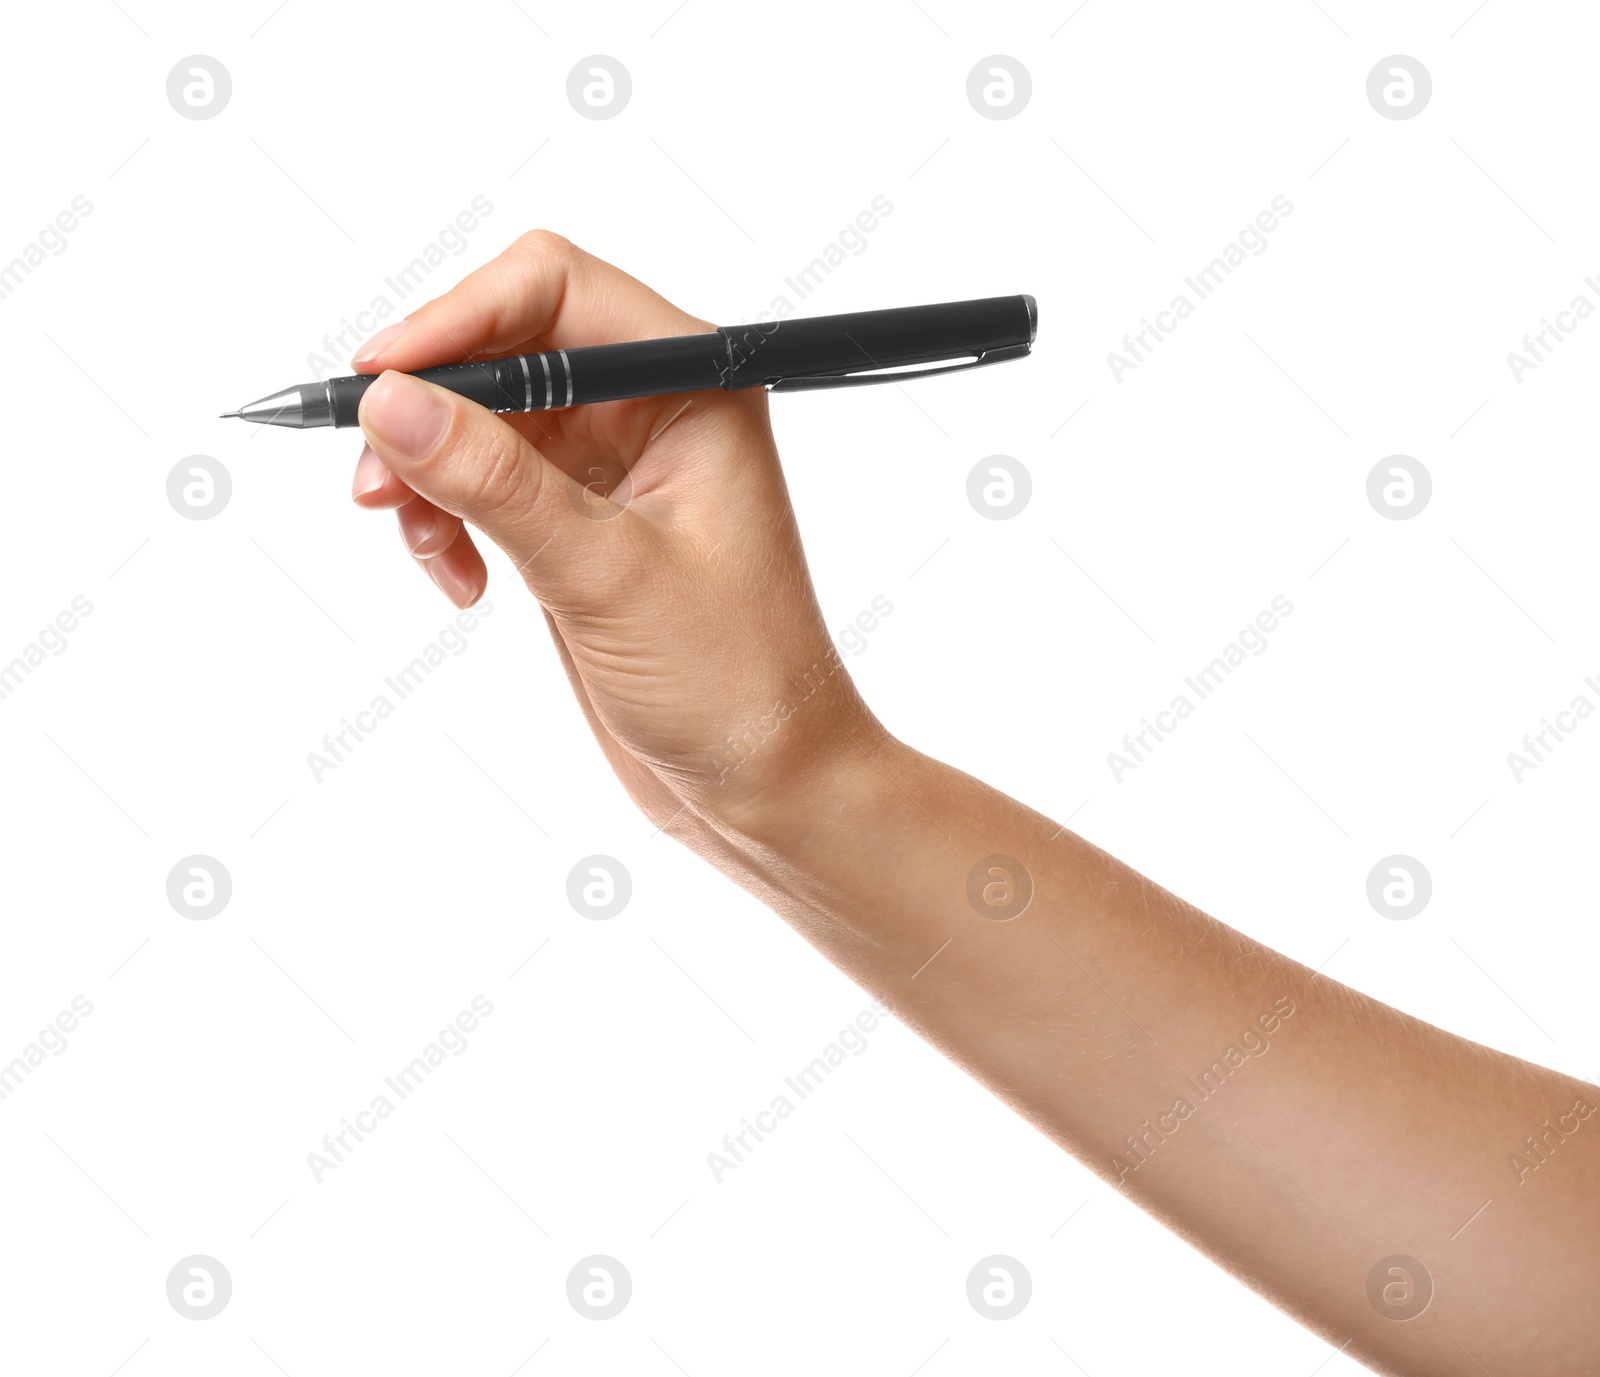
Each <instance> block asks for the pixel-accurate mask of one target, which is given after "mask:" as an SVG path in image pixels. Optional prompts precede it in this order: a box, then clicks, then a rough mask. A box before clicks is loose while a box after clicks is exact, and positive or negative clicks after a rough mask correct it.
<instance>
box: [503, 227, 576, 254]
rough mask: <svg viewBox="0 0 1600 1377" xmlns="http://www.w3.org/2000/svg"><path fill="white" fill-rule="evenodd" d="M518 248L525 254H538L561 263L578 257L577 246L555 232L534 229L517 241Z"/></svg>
mask: <svg viewBox="0 0 1600 1377" xmlns="http://www.w3.org/2000/svg"><path fill="white" fill-rule="evenodd" d="M517 247H518V248H520V249H521V250H522V251H523V252H525V253H530V254H537V255H538V256H540V257H543V258H552V259H555V260H557V261H559V262H570V261H571V260H572V259H573V258H574V257H576V256H577V252H578V249H577V246H576V245H575V244H574V243H573V242H572V241H571V240H570V239H568V238H566V237H565V236H563V235H560V234H557V233H556V232H555V231H554V230H547V229H532V230H529V231H528V232H527V233H526V234H524V235H523V236H522V237H521V238H520V239H518V240H517Z"/></svg>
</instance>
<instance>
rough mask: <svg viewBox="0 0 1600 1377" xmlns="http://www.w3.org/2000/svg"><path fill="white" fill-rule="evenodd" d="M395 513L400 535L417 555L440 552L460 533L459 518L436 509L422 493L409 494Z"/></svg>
mask: <svg viewBox="0 0 1600 1377" xmlns="http://www.w3.org/2000/svg"><path fill="white" fill-rule="evenodd" d="M399 516H400V538H401V539H402V540H404V541H405V543H406V549H408V550H410V551H411V553H412V555H414V556H415V557H416V558H417V559H432V558H434V556H436V555H442V554H443V553H444V552H445V551H446V550H448V549H449V548H450V545H451V544H452V542H454V540H455V538H456V537H457V536H458V535H460V534H461V518H460V517H459V516H455V515H453V514H452V513H450V512H445V511H440V510H439V508H437V507H435V506H434V505H433V503H431V502H430V501H428V499H427V498H425V497H413V498H412V499H411V501H409V502H407V503H406V504H405V506H403V507H402V508H400V512H399Z"/></svg>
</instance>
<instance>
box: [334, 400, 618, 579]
mask: <svg viewBox="0 0 1600 1377" xmlns="http://www.w3.org/2000/svg"><path fill="white" fill-rule="evenodd" d="M359 418H360V423H361V429H362V431H363V433H364V434H365V435H366V437H367V443H368V444H370V445H371V446H372V448H373V449H374V450H375V451H377V454H378V457H379V458H380V459H382V460H383V462H384V464H385V465H387V467H388V468H389V470H390V471H391V472H392V473H393V474H394V475H395V477H397V478H399V479H400V480H401V481H402V482H404V483H406V484H407V485H408V486H409V487H410V488H411V489H412V490H413V491H414V492H416V493H417V494H419V495H420V496H422V497H425V498H427V499H428V501H430V502H432V503H433V504H434V505H435V506H436V507H440V508H442V509H443V510H445V511H447V512H452V513H454V514H455V515H456V516H459V517H462V518H463V519H465V520H467V521H470V522H471V523H472V524H473V525H474V526H476V527H478V528H479V529H480V530H481V531H483V532H484V533H485V534H486V535H487V536H488V537H489V538H490V539H491V540H493V541H494V542H495V544H497V545H499V546H500V548H501V549H503V550H504V551H505V552H506V553H507V554H508V555H510V556H511V559H512V561H513V562H514V563H515V564H516V565H517V569H518V572H519V573H520V574H521V575H522V576H523V578H524V579H525V580H526V581H527V583H528V585H529V587H530V588H532V589H533V592H534V594H535V596H536V597H538V598H539V599H540V600H541V601H553V602H555V603H557V604H560V603H564V602H567V601H568V599H567V596H566V595H567V594H568V593H569V592H574V593H577V594H578V595H579V596H580V597H582V598H583V600H584V601H588V600H589V598H591V597H592V596H593V594H594V593H595V592H596V591H597V590H596V587H595V583H596V580H595V578H594V577H593V575H594V574H596V573H598V572H600V571H601V569H603V568H604V566H605V565H607V564H610V563H613V562H612V561H609V560H607V559H606V558H605V553H606V551H605V550H604V549H597V548H596V547H597V546H599V547H608V546H611V545H613V544H614V542H615V541H616V539H617V538H618V537H619V536H620V535H621V532H618V531H613V530H611V529H610V528H611V527H613V526H621V525H622V524H623V523H622V522H620V521H608V522H594V521H585V520H583V518H582V516H581V515H580V512H579V507H578V504H577V503H575V502H574V501H573V500H571V498H572V494H571V493H569V492H568V489H569V488H571V487H573V486H574V485H573V484H572V483H571V480H570V479H568V478H567V476H566V474H564V473H562V472H561V470H560V469H558V468H557V467H556V466H555V465H554V464H552V463H550V461H549V460H547V459H546V458H545V457H544V456H543V455H542V454H540V453H539V451H538V450H537V449H536V448H534V446H533V445H531V444H530V443H529V442H528V441H527V440H525V439H524V438H523V437H522V435H521V434H519V433H518V432H517V431H515V430H513V429H512V428H511V427H510V426H509V425H507V424H506V423H505V422H504V421H503V420H501V419H500V417H498V416H497V415H495V414H494V412H492V411H488V410H485V409H484V408H483V407H481V406H479V405H478V404H477V403H476V402H472V401H469V400H468V399H467V398H465V397H462V396H459V395H458V394H457V393H454V392H451V391H449V390H448V389H447V388H443V387H439V386H436V385H435V384H433V383H430V382H426V381H424V380H423V379H421V378H414V377H411V376H409V375H407V374H405V373H394V372H387V373H383V374H381V375H380V376H379V377H378V379H377V380H376V381H375V382H374V383H373V384H372V385H371V386H370V387H368V388H367V391H366V394H365V395H364V396H363V397H362V399H361V409H360V413H359ZM623 515H624V516H626V513H624V514H623ZM597 565H598V566H600V567H599V568H597V567H596V566H597Z"/></svg>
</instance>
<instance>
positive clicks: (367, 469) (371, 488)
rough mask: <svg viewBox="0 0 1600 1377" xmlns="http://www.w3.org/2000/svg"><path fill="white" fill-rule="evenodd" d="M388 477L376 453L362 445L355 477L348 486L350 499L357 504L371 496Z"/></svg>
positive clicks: (386, 470) (369, 447) (367, 446)
mask: <svg viewBox="0 0 1600 1377" xmlns="http://www.w3.org/2000/svg"><path fill="white" fill-rule="evenodd" d="M388 477H389V470H388V468H387V467H385V465H384V462H383V460H382V459H380V458H378V452H377V451H376V450H375V449H373V448H372V446H371V445H362V446H361V457H360V458H359V459H357V460H356V476H355V479H354V481H353V482H352V483H351V484H350V496H351V498H353V499H354V500H355V501H357V502H359V501H360V500H361V499H362V498H363V497H370V496H372V494H373V493H375V492H377V491H378V490H379V489H380V488H381V487H383V484H384V480H385V479H387V478H388Z"/></svg>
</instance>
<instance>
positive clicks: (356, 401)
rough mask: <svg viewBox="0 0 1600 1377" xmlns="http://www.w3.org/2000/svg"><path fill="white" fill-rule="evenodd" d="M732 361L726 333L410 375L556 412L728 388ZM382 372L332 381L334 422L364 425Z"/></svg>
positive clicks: (520, 407) (482, 398)
mask: <svg viewBox="0 0 1600 1377" xmlns="http://www.w3.org/2000/svg"><path fill="white" fill-rule="evenodd" d="M727 367H728V345H727V342H726V340H725V339H724V338H723V336H722V335H721V334H720V333H719V334H709V335H676V336H673V337H671V338H668V339H659V340H634V341H629V342H626V343H622V344H593V345H588V346H586V347H584V348H581V349H556V350H552V351H550V352H549V353H544V354H521V355H515V356H513V357H511V358H509V359H487V360H484V361H482V362H479V363H450V364H445V365H444V366H443V367H441V368H423V369H420V370H419V371H417V372H416V373H413V374H412V375H411V376H412V377H415V378H425V379H426V380H427V381H428V382H431V383H437V384H438V385H439V386H440V387H447V388H449V389H450V391H452V392H458V393H460V394H461V396H463V397H467V398H469V399H470V400H472V401H475V402H477V403H478V405H479V406H484V407H488V408H489V410H490V411H502V412H504V411H553V410H558V409H559V408H561V407H566V406H585V405H588V404H589V403H591V402H615V401H621V400H624V399H626V398H629V397H660V396H668V395H671V394H673V393H677V392H698V391H700V390H702V389H704V388H710V387H721V386H722V385H723V380H724V377H725V376H726V372H727ZM375 376H376V375H373V374H362V375H359V376H356V377H349V378H332V379H330V380H329V382H328V398H329V401H330V402H331V403H332V405H333V423H334V425H336V426H353V425H355V424H356V423H357V420H356V413H357V411H358V409H359V408H360V406H361V398H362V396H363V395H365V393H366V390H367V389H368V388H369V387H371V386H372V383H373V379H374V377H375Z"/></svg>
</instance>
